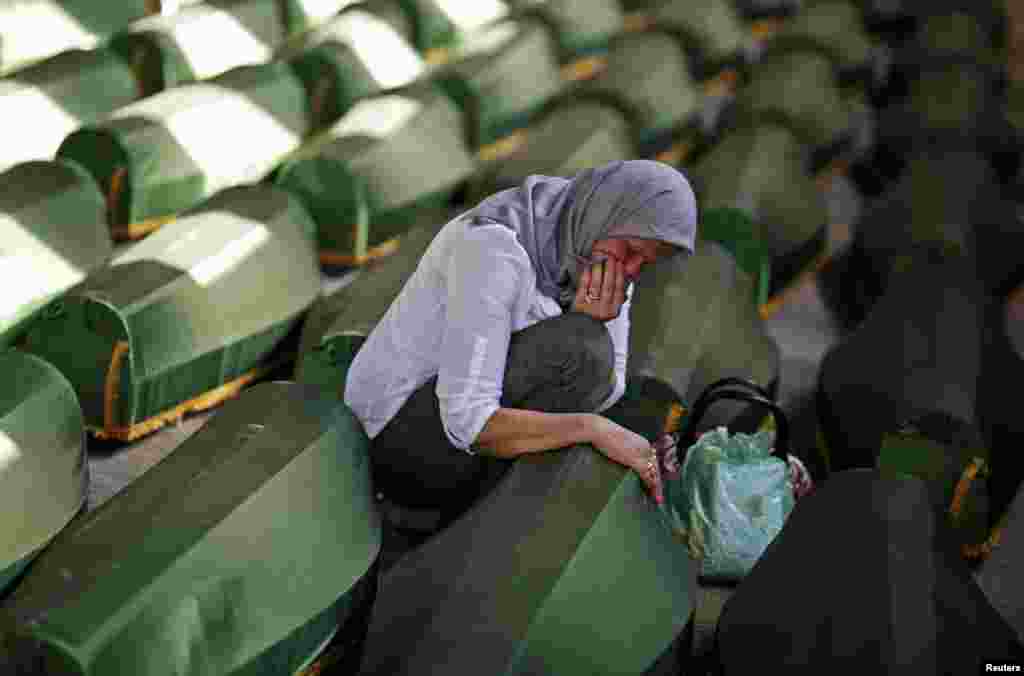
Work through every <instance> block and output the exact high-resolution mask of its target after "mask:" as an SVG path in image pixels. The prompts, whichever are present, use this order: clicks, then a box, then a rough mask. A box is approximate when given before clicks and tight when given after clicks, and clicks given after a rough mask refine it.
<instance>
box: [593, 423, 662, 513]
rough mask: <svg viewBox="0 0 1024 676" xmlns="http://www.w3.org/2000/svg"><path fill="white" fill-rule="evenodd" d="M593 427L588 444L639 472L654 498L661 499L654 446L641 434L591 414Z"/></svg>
mask: <svg viewBox="0 0 1024 676" xmlns="http://www.w3.org/2000/svg"><path fill="white" fill-rule="evenodd" d="M595 422H596V429H595V431H594V435H593V437H592V441H591V443H592V444H593V446H594V448H596V449H597V450H599V451H601V453H602V454H604V456H605V457H607V458H608V459H609V460H612V461H614V462H617V463H619V464H620V465H625V466H626V467H629V468H630V469H632V470H633V471H634V472H636V473H637V474H639V475H640V479H641V480H642V481H643V482H644V485H645V486H646V487H647V492H648V493H650V495H651V497H652V498H654V501H655V502H657V503H658V504H659V505H660V504H662V503H663V502H664V501H665V496H664V492H663V491H662V485H661V471H660V470H659V468H658V456H657V454H656V453H655V451H654V448H653V447H652V446H651V445H650V444H649V443H648V442H647V440H646V439H644V438H643V437H642V436H640V435H639V434H637V433H636V432H633V431H632V430H629V429H626V428H625V427H623V426H622V425H619V424H617V423H615V422H613V421H611V420H609V419H608V418H605V417H602V416H595Z"/></svg>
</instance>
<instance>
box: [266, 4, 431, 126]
mask: <svg viewBox="0 0 1024 676" xmlns="http://www.w3.org/2000/svg"><path fill="white" fill-rule="evenodd" d="M277 56H278V58H279V59H283V60H286V61H288V62H289V63H290V64H291V65H292V68H294V69H295V72H296V73H298V75H299V77H300V78H302V82H303V84H304V85H305V86H306V91H307V93H308V95H309V99H310V108H311V110H312V114H313V124H314V126H315V127H316V128H317V129H322V128H324V127H326V126H328V125H330V124H333V123H334V122H336V121H337V120H338V118H339V117H341V116H342V114H344V113H345V111H347V110H348V109H349V108H350V107H352V104H354V103H355V102H356V100H358V99H360V98H363V97H366V96H372V95H373V94H378V93H380V92H382V91H384V90H385V89H394V88H396V87H401V86H404V85H407V84H409V83H411V82H412V81H414V80H416V79H417V78H419V77H420V76H422V75H423V73H424V71H425V69H426V66H425V64H424V62H423V58H422V57H421V56H420V55H419V54H418V53H417V52H416V50H415V49H414V47H413V45H412V43H411V41H410V38H409V37H408V36H406V35H403V34H402V32H401V31H400V30H398V29H396V28H395V27H394V26H393V25H392V24H391V23H390V22H389V21H388V20H387V18H386V17H382V16H379V15H378V14H376V13H374V12H371V11H368V10H367V9H365V8H364V5H363V4H362V3H358V4H355V5H352V6H351V7H349V8H347V9H345V10H344V11H342V12H341V13H339V14H338V15H337V16H336V17H334V18H333V19H331V20H330V21H328V22H327V23H326V24H324V25H323V26H321V27H319V28H316V29H314V30H311V31H308V32H306V33H303V34H302V35H300V36H299V37H298V38H297V39H295V40H292V41H290V42H289V43H288V44H287V45H286V46H284V47H283V48H282V49H281V50H279V52H278V55H277Z"/></svg>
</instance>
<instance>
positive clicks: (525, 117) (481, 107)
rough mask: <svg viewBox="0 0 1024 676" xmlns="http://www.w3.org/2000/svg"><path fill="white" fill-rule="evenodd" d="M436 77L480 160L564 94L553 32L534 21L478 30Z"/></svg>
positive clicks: (496, 149)
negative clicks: (462, 118) (461, 117)
mask: <svg viewBox="0 0 1024 676" xmlns="http://www.w3.org/2000/svg"><path fill="white" fill-rule="evenodd" d="M524 73H529V76H527V77H524ZM436 78H437V81H438V83H439V84H440V85H441V86H442V87H443V88H444V90H445V91H446V92H447V93H448V95H449V96H451V97H452V99H453V100H455V101H456V102H457V103H458V105H459V107H460V108H461V109H462V111H463V113H464V115H465V116H466V127H467V130H468V140H469V143H470V145H471V146H472V148H473V149H474V150H476V151H477V152H479V154H480V156H481V157H484V158H486V157H489V156H490V155H492V154H494V153H496V152H499V151H500V146H499V145H497V144H496V142H497V141H498V140H499V139H502V138H504V137H507V136H508V135H509V134H511V133H512V132H513V131H515V130H517V129H520V128H522V127H525V126H526V125H527V124H528V123H530V122H531V121H532V120H533V119H534V117H535V116H536V114H537V113H538V112H539V111H540V110H541V108H542V107H543V106H544V105H545V104H546V103H547V102H548V101H550V100H551V98H552V97H554V96H555V95H556V94H558V93H559V92H560V91H562V90H563V89H564V82H563V80H562V74H561V70H560V69H559V63H558V45H557V42H556V41H555V37H554V33H553V32H552V31H551V30H550V28H549V27H548V26H546V25H545V24H544V23H543V22H542V21H539V20H537V19H536V18H523V19H519V20H507V21H499V22H498V23H496V24H494V25H492V26H490V27H488V28H486V29H483V30H481V31H480V32H478V33H477V34H476V35H474V36H472V37H470V38H468V39H467V40H465V42H464V43H463V44H462V45H461V46H460V47H459V48H458V49H456V50H454V51H453V52H452V53H451V55H450V61H449V63H448V64H447V65H446V66H445V67H444V68H442V69H441V70H439V71H438V72H437V73H436Z"/></svg>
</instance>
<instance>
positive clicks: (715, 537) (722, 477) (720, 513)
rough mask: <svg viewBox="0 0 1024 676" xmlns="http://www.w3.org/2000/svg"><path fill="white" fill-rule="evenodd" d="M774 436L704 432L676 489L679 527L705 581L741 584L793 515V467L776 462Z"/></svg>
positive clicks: (673, 511)
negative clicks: (699, 564) (739, 582)
mask: <svg viewBox="0 0 1024 676" xmlns="http://www.w3.org/2000/svg"><path fill="white" fill-rule="evenodd" d="M774 436H775V435H774V433H772V432H770V431H760V432H757V433H756V434H743V433H737V434H730V433H729V431H728V430H727V429H726V428H724V427H719V428H717V429H714V430H711V431H708V432H705V433H704V434H703V435H701V436H700V438H699V439H698V440H697V442H696V443H695V444H694V445H693V446H692V447H691V448H690V449H689V450H688V452H687V453H686V459H685V460H684V462H683V466H682V470H681V472H680V475H681V476H680V478H679V480H677V481H674V482H671V483H670V486H671V488H670V490H671V491H672V493H673V495H670V496H669V504H670V505H671V514H672V520H673V525H674V528H675V531H676V534H677V536H679V537H681V538H682V539H683V540H684V542H686V545H687V546H688V548H689V550H690V554H691V555H692V556H693V557H694V558H696V559H697V560H700V561H701V570H700V574H701V576H702V577H705V578H710V579H717V580H730V581H735V580H739V579H742V578H743V577H744V576H746V574H747V573H749V572H750V570H751V568H753V567H754V564H755V563H756V562H757V560H758V559H759V558H760V557H761V555H762V554H763V553H764V550H765V548H767V546H768V544H769V543H770V542H771V541H772V540H773V539H774V538H775V536H776V535H777V534H778V533H779V531H780V530H782V526H783V524H785V522H786V519H787V518H788V517H789V514H790V512H792V511H793V505H794V501H795V498H794V488H793V482H792V479H791V472H790V467H789V464H788V463H786V462H784V461H783V460H781V459H780V458H778V457H773V456H772V443H773V439H774Z"/></svg>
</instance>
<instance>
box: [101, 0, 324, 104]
mask: <svg viewBox="0 0 1024 676" xmlns="http://www.w3.org/2000/svg"><path fill="white" fill-rule="evenodd" d="M282 4H284V5H285V7H284V8H282ZM321 4H322V3H321ZM338 4H340V3H338ZM307 27H308V22H307V21H306V20H305V19H304V17H303V14H302V12H301V10H300V8H299V7H298V3H297V1H296V0H287V1H286V2H285V3H282V2H281V0H209V1H207V2H201V3H197V4H194V5H191V6H188V7H183V8H181V9H179V10H178V11H177V12H175V13H173V14H167V15H155V16H151V17H147V18H145V19H142V20H140V21H136V22H135V23H133V24H132V25H131V26H129V27H128V28H127V30H125V31H123V32H121V33H119V34H118V35H117V36H115V37H114V39H113V40H112V41H111V47H112V48H113V49H115V50H117V52H118V53H119V54H121V55H122V56H123V58H124V59H125V61H127V62H128V63H131V64H132V65H133V66H134V67H135V68H136V72H137V73H138V75H139V79H140V80H141V81H142V82H143V83H144V85H145V90H146V93H147V94H154V93H156V92H159V91H163V90H164V89H170V88H172V87H177V86H179V85H181V84H184V83H186V82H194V81H196V80H206V79H209V78H212V77H216V76H217V75H220V74H221V73H224V72H226V71H228V70H230V69H232V68H235V67H238V66H242V65H247V64H255V63H263V62H265V61H269V60H270V59H272V58H273V56H274V50H275V49H277V48H278V47H279V46H280V45H281V44H283V43H284V42H285V40H286V39H287V38H289V37H291V36H294V35H297V34H298V33H299V32H301V31H303V30H305V29H306V28H307Z"/></svg>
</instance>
